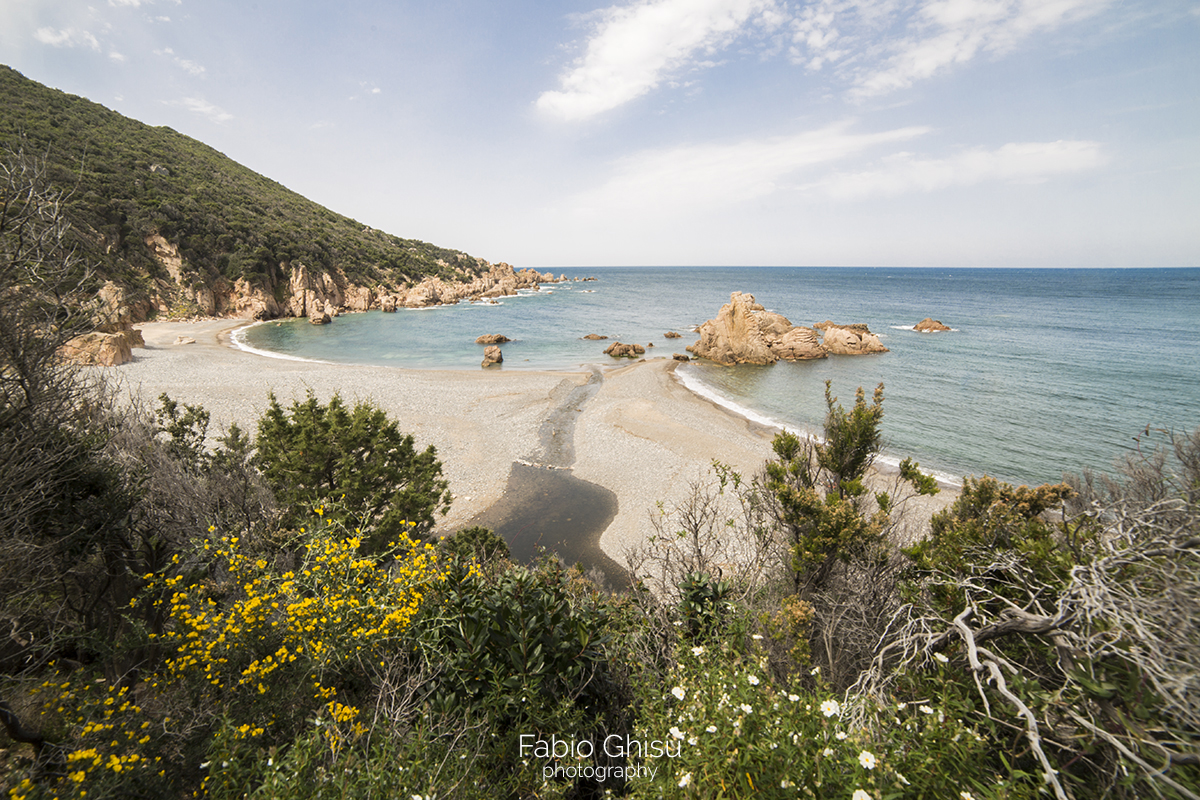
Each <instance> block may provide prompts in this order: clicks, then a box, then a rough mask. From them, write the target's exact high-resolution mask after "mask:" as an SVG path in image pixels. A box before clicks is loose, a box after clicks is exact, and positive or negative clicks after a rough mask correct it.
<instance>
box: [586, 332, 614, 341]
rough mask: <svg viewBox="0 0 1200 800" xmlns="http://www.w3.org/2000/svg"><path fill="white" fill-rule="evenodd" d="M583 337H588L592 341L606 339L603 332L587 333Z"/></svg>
mask: <svg viewBox="0 0 1200 800" xmlns="http://www.w3.org/2000/svg"><path fill="white" fill-rule="evenodd" d="M583 338H584V339H589V340H591V341H593V342H598V341H600V340H601V339H607V338H608V337H607V336H604V335H603V334H599V333H589V334H588V335H587V336H584V337H583Z"/></svg>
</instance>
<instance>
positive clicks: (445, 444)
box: [108, 319, 774, 565]
mask: <svg viewBox="0 0 1200 800" xmlns="http://www.w3.org/2000/svg"><path fill="white" fill-rule="evenodd" d="M253 322H254V321H253V320H241V319H209V320H203V321H192V322H150V323H141V324H139V325H137V327H138V328H140V329H141V330H142V335H143V337H144V338H145V340H146V347H145V348H144V349H143V348H138V349H135V350H134V360H133V361H132V362H130V363H128V364H125V365H122V366H120V367H112V368H108V373H109V374H110V375H111V376H112V377H113V378H115V379H116V380H117V381H118V382H119V383H120V385H121V389H122V391H123V392H124V393H126V394H128V395H130V396H133V397H138V398H140V399H141V400H142V401H143V402H146V403H147V404H150V405H153V404H154V403H155V402H156V399H157V397H158V396H159V394H161V393H163V392H166V393H167V394H169V395H170V396H171V397H172V399H174V400H176V401H178V402H182V403H192V404H199V405H202V406H204V407H205V408H206V409H207V410H208V411H209V413H210V415H211V424H210V434H214V435H215V434H219V433H220V432H221V431H223V430H224V429H225V428H227V427H228V426H229V425H230V423H234V422H236V423H237V424H238V425H239V427H241V428H242V429H243V430H244V431H246V433H248V434H249V435H253V434H254V433H255V430H256V422H257V420H258V419H259V418H260V417H261V416H262V414H263V413H264V412H265V411H266V408H267V404H268V394H269V393H270V392H274V394H275V395H276V397H277V398H278V399H279V402H280V403H281V404H284V405H286V404H288V403H290V402H291V401H292V400H293V399H303V397H304V396H305V394H306V392H308V391H310V390H311V391H312V392H313V393H314V394H315V395H316V396H317V397H318V398H319V399H320V400H321V401H322V402H327V401H328V399H329V397H330V396H332V395H333V394H334V393H335V392H340V393H341V395H342V397H343V399H344V400H346V401H347V402H356V401H358V400H367V399H369V400H371V401H372V402H373V403H375V404H376V405H377V406H379V407H380V408H383V409H384V410H385V411H387V412H388V414H389V416H391V417H392V418H393V419H395V420H397V421H398V423H399V426H400V428H401V430H403V431H405V432H407V433H412V434H413V435H414V438H415V439H416V442H417V446H418V447H419V448H424V447H425V446H426V445H429V444H432V445H434V447H435V448H436V450H437V455H438V458H439V460H440V461H441V462H442V465H443V474H444V475H445V477H446V478H447V479H448V480H449V482H450V490H451V492H452V493H453V496H454V502H453V503H452V505H451V509H450V512H449V514H447V515H446V516H445V517H442V518H441V519H439V520H438V524H437V526H436V531H437V532H438V533H439V534H445V533H449V532H452V531H454V530H456V529H458V528H460V527H463V526H465V525H466V524H468V523H469V521H470V520H471V519H472V518H474V517H476V516H477V515H479V514H480V513H482V512H483V511H485V510H486V509H488V508H491V507H492V506H493V505H495V504H496V503H497V502H499V501H500V500H501V499H502V498H503V497H504V493H505V488H506V486H507V484H508V479H509V473H510V471H511V469H512V465H513V464H515V463H518V462H528V461H530V460H531V456H533V455H534V454H535V451H536V450H537V448H538V442H539V434H540V430H541V428H542V426H543V423H544V422H545V420H546V419H547V417H548V416H549V415H550V414H551V413H552V412H554V411H555V410H556V409H557V408H558V406H559V402H560V399H561V398H563V397H565V396H567V395H569V394H570V393H571V392H572V391H573V390H575V389H578V388H580V387H582V386H584V385H586V384H587V383H588V381H589V379H592V375H593V373H592V372H589V371H584V370H580V371H570V372H565V371H564V372H554V371H534V370H510V371H503V370H497V371H485V370H483V369H480V370H479V371H477V372H476V371H468V370H416V369H407V368H400V367H374V366H355V365H346V364H336V363H330V362H316V361H299V360H290V359H280V358H274V357H269V356H265V355H261V354H257V353H255V352H253V351H250V350H244V349H239V348H238V347H236V346H234V344H233V338H232V334H233V332H234V331H236V330H238V329H239V328H242V327H245V326H247V325H249V324H253ZM177 336H189V337H192V338H194V339H195V340H196V342H195V344H181V345H176V344H174V341H175V339H176V337H177ZM676 363H678V362H675V361H673V360H670V359H666V358H662V359H651V360H645V361H639V362H635V363H632V364H625V365H620V366H615V367H612V368H608V369H603V370H597V372H598V374H599V375H600V380H599V386H598V388H596V389H595V390H594V392H592V393H590V396H588V398H587V399H586V400H585V401H584V402H583V403H582V404H581V405H580V406H579V408H577V409H575V411H576V412H577V413H576V414H575V415H574V416H575V420H574V462H573V464H572V465H571V466H570V469H571V470H572V472H573V474H574V476H575V477H576V478H579V479H581V480H583V481H587V482H590V483H593V484H596V485H597V486H600V487H602V488H604V489H607V490H609V491H611V492H612V493H613V494H614V495H616V497H617V498H618V499H619V507H618V509H617V512H616V514H615V516H614V518H613V519H612V522H611V524H609V525H608V526H607V527H606V528H605V529H604V532H603V534H602V535H601V536H600V549H601V550H602V551H603V552H604V553H605V554H606V555H607V556H608V557H609V558H611V559H612V560H613V561H615V562H616V563H617V564H620V565H624V564H625V550H626V548H628V547H630V546H632V545H636V544H639V543H641V542H642V541H644V540H645V539H646V538H647V537H649V536H651V535H653V533H654V529H653V526H652V524H651V513H652V512H653V510H654V509H655V508H656V507H657V504H658V503H660V502H661V503H663V504H664V505H665V506H666V507H667V508H670V507H672V506H673V505H675V504H677V503H679V502H681V501H682V500H683V499H684V498H685V497H686V495H687V494H688V492H689V491H690V488H691V485H692V484H693V483H694V482H695V481H697V480H703V479H704V478H705V476H706V474H707V472H708V469H709V467H710V466H711V463H712V461H713V460H714V459H717V460H720V461H722V462H723V463H726V464H729V465H731V466H732V467H733V468H734V469H736V470H738V471H739V472H742V473H743V474H744V475H747V476H749V475H752V474H753V473H754V472H755V471H757V470H758V469H760V468H761V466H762V464H763V463H764V462H765V461H766V460H767V459H768V458H770V457H771V455H772V452H771V439H772V437H773V435H774V431H773V430H771V429H769V428H767V427H766V426H764V425H761V424H759V423H756V422H755V421H753V420H750V419H747V418H746V417H743V416H741V415H739V414H737V413H736V412H734V411H732V410H730V409H728V408H726V407H724V406H722V405H720V404H717V403H715V402H713V401H712V400H710V399H707V398H704V397H701V396H699V395H697V394H696V393H694V392H693V391H691V390H690V389H688V388H687V387H686V386H684V385H683V383H682V382H681V381H680V380H679V379H678V378H677V377H676V376H674V374H673V373H674V366H675V364H676Z"/></svg>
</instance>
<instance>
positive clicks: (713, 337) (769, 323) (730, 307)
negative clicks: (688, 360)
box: [687, 292, 829, 365]
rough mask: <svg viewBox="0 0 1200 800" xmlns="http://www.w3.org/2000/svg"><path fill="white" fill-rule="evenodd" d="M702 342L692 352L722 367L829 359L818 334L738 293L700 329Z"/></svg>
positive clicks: (699, 341)
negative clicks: (781, 360) (782, 360)
mask: <svg viewBox="0 0 1200 800" xmlns="http://www.w3.org/2000/svg"><path fill="white" fill-rule="evenodd" d="M698 333H699V334H700V339H699V340H698V341H697V342H696V343H695V344H692V345H689V346H688V347H687V349H688V351H690V352H692V353H694V354H695V355H697V356H700V357H702V358H707V359H709V360H710V361H715V362H717V363H718V364H725V365H732V364H774V363H775V362H776V361H778V360H779V359H781V358H783V359H787V360H789V361H798V360H807V359H814V358H825V357H826V356H827V355H829V351H828V350H826V349H825V347H823V346H822V345H821V343H820V341H819V339H818V337H817V332H816V331H814V330H813V329H811V328H805V327H803V326H795V325H793V324H792V323H791V321H789V320H788V318H787V317H785V316H783V315H782V314H776V313H774V312H771V311H767V310H766V309H765V308H763V307H762V306H761V305H759V304H758V303H757V302H756V301H755V299H754V295H752V294H743V293H741V292H734V293H733V294H731V295H730V296H729V302H728V303H726V304H725V305H723V306H721V310H720V311H719V312H717V316H716V318H715V319H710V320H709V321H707V322H705V323H704V324H703V325H701V326H700V327H699V329H698Z"/></svg>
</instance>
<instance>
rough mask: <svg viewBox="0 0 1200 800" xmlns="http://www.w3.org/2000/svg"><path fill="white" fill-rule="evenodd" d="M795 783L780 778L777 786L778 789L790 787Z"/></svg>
mask: <svg viewBox="0 0 1200 800" xmlns="http://www.w3.org/2000/svg"><path fill="white" fill-rule="evenodd" d="M795 785H796V784H794V783H792V782H791V781H789V780H788V779H787V778H784V779H783V780H781V781H780V782H779V788H780V789H790V788H792V787H793V786H795Z"/></svg>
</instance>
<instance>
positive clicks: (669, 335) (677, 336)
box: [663, 331, 683, 339]
mask: <svg viewBox="0 0 1200 800" xmlns="http://www.w3.org/2000/svg"><path fill="white" fill-rule="evenodd" d="M663 338H664V339H682V338H683V334H682V333H676V332H675V331H667V332H666V333H664V334H663Z"/></svg>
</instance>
